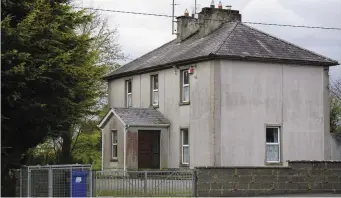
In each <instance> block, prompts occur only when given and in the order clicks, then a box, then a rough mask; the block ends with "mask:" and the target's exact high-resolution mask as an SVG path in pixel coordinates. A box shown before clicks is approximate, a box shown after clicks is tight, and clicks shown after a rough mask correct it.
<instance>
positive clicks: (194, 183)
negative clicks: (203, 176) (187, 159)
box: [192, 169, 197, 197]
mask: <svg viewBox="0 0 341 198" xmlns="http://www.w3.org/2000/svg"><path fill="white" fill-rule="evenodd" d="M196 196H197V171H196V170H195V169H194V170H193V174H192V197H196Z"/></svg>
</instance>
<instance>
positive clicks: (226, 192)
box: [195, 161, 341, 197]
mask: <svg viewBox="0 0 341 198" xmlns="http://www.w3.org/2000/svg"><path fill="white" fill-rule="evenodd" d="M195 172H196V196H198V197H206V196H211V197H212V196H214V197H218V196H224V197H225V196H257V195H259V196H261V195H276V194H278V195H280V194H288V193H290V194H292V193H321V192H334V193H341V161H288V166H287V167H283V166H282V167H274V166H270V167H268V166H267V167H196V171H195Z"/></svg>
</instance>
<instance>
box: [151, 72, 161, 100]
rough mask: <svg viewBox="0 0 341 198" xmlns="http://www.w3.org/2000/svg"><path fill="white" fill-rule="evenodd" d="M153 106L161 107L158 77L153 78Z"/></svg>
mask: <svg viewBox="0 0 341 198" xmlns="http://www.w3.org/2000/svg"><path fill="white" fill-rule="evenodd" d="M151 83H152V90H151V91H152V105H153V106H158V105H159V77H158V75H153V76H152V82H151Z"/></svg>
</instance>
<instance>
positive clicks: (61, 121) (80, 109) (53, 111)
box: [1, 0, 107, 196]
mask: <svg viewBox="0 0 341 198" xmlns="http://www.w3.org/2000/svg"><path fill="white" fill-rule="evenodd" d="M1 7H2V12H1V17H2V18H1V48H2V49H1V63H2V65H1V78H2V83H1V88H2V90H1V92H2V95H1V100H2V104H1V105H2V111H1V122H2V123H1V124H2V125H1V127H2V128H1V129H2V131H1V132H2V133H1V137H2V139H1V146H2V148H3V149H2V161H1V165H2V167H1V173H2V184H4V183H6V181H5V180H4V179H5V178H7V177H6V175H8V174H9V170H10V169H11V168H16V167H18V166H20V164H21V163H22V162H21V159H22V158H23V154H25V153H26V152H27V151H28V150H29V149H30V148H33V147H35V146H36V145H38V144H40V143H42V142H44V141H45V140H46V139H47V138H48V137H52V138H55V139H56V138H59V137H61V138H62V139H63V145H64V144H65V145H71V144H69V143H68V142H72V140H71V139H70V138H69V136H68V135H69V133H70V130H73V127H74V124H75V123H77V121H78V120H79V118H82V117H84V115H88V114H89V112H91V110H92V109H91V108H92V107H93V106H95V105H96V104H97V100H98V97H99V96H100V95H101V94H103V93H102V92H103V90H101V89H98V87H99V86H101V85H102V83H103V82H102V81H101V77H102V76H103V75H104V74H105V73H106V71H107V68H106V67H104V65H97V62H98V60H99V58H100V56H99V52H98V51H97V50H89V49H91V47H92V41H93V39H94V38H93V37H92V36H91V35H89V34H79V33H78V32H77V29H78V28H79V27H80V26H82V25H83V24H87V23H89V22H90V21H91V20H92V18H93V17H92V15H90V14H87V13H86V12H85V11H76V10H74V9H72V8H71V7H70V6H69V2H68V1H67V0H54V1H50V0H27V1H16V0H4V1H1ZM70 159H71V155H70V147H69V148H68V147H67V146H66V147H64V146H63V148H62V151H61V161H70ZM4 175H5V176H4ZM3 176H4V177H3ZM1 193H2V194H1V195H2V196H11V195H13V194H11V193H13V191H12V192H10V191H8V189H5V188H3V186H2V191H1Z"/></svg>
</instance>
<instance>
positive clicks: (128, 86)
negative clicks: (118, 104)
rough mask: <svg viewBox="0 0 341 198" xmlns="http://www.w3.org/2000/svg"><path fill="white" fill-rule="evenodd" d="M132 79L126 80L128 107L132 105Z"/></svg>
mask: <svg viewBox="0 0 341 198" xmlns="http://www.w3.org/2000/svg"><path fill="white" fill-rule="evenodd" d="M131 88H132V87H131V80H127V81H126V107H131V106H132V91H131Z"/></svg>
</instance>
